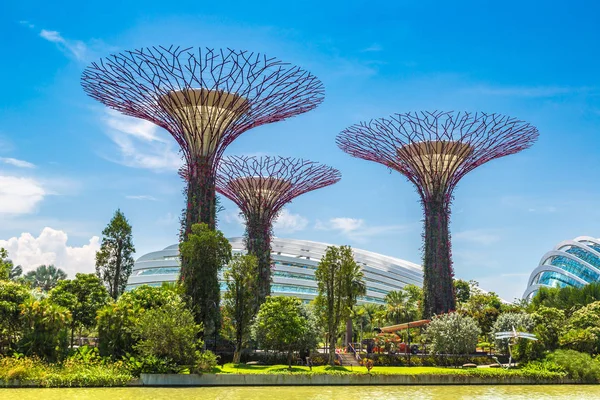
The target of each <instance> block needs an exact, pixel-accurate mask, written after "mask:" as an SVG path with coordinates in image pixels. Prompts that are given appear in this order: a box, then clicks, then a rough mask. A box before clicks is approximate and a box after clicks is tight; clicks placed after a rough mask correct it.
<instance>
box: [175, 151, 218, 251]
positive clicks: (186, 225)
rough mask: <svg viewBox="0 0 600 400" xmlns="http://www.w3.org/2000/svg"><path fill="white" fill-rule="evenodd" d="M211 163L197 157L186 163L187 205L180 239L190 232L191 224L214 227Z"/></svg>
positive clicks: (214, 198)
mask: <svg viewBox="0 0 600 400" xmlns="http://www.w3.org/2000/svg"><path fill="white" fill-rule="evenodd" d="M211 164H212V163H211V162H210V161H209V160H206V158H203V157H197V158H196V159H195V160H194V161H193V162H190V163H188V165H187V174H188V176H189V177H188V179H187V181H188V183H187V185H188V186H187V190H186V192H187V207H186V210H185V216H184V220H183V231H184V236H183V237H182V239H185V236H187V235H188V234H189V233H190V232H191V230H192V225H193V224H198V223H204V224H206V225H208V227H209V228H210V229H215V227H216V210H217V208H216V191H215V174H214V172H213V171H212V165H211Z"/></svg>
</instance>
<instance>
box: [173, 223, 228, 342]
mask: <svg viewBox="0 0 600 400" xmlns="http://www.w3.org/2000/svg"><path fill="white" fill-rule="evenodd" d="M179 254H180V255H181V262H182V265H186V266H187V267H186V268H182V270H181V275H180V277H179V279H180V280H181V282H182V284H183V287H184V289H185V293H186V295H187V296H188V299H189V301H190V305H191V308H192V311H193V312H194V315H195V317H196V322H197V323H198V324H203V326H204V332H203V334H204V336H205V337H206V336H207V335H208V334H209V333H211V332H214V329H219V326H220V325H221V324H220V310H219V299H220V286H219V276H218V274H219V270H221V268H222V267H223V266H224V265H226V264H227V263H229V261H231V245H230V244H229V241H228V240H227V239H226V238H225V236H223V233H222V232H221V231H215V230H212V229H210V228H209V226H208V225H207V224H194V225H192V231H191V233H190V234H189V235H187V237H186V238H185V240H184V241H183V242H181V243H180V244H179Z"/></svg>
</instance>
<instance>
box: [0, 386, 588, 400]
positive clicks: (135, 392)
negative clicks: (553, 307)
mask: <svg viewBox="0 0 600 400" xmlns="http://www.w3.org/2000/svg"><path fill="white" fill-rule="evenodd" d="M0 399H1V400H41V399H43V400H71V399H75V400H101V399H102V400H103V399H109V400H151V399H152V400H154V399H168V400H190V399H202V400H255V399H256V400H275V399H277V400H279V399H285V400H330V399H335V400H337V399H340V400H341V399H344V400H350V399H351V400H390V399H411V400H420V399H425V400H427V399H436V400H437V399H452V400H460V399H514V400H516V399H519V400H521V399H522V400H538V399H573V400H575V399H586V400H587V399H600V385H530V386H425V387H419V386H348V387H341V386H295V387H293V386H287V387H281V386H279V387H221V388H98V389H96V388H94V389H0Z"/></svg>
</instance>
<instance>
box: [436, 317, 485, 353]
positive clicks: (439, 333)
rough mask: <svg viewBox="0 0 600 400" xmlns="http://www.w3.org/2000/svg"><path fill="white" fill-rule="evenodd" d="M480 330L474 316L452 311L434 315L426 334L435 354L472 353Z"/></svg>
mask: <svg viewBox="0 0 600 400" xmlns="http://www.w3.org/2000/svg"><path fill="white" fill-rule="evenodd" d="M480 332H481V331H480V329H479V327H478V326H477V323H476V322H475V320H474V319H473V318H471V317H469V316H463V315H461V314H459V313H450V314H442V315H437V316H434V317H433V318H432V319H431V322H430V323H429V326H428V327H427V331H426V334H427V338H428V340H429V341H430V343H431V345H430V352H431V353H433V354H471V353H473V352H474V351H475V347H476V345H477V340H478V337H479V333H480Z"/></svg>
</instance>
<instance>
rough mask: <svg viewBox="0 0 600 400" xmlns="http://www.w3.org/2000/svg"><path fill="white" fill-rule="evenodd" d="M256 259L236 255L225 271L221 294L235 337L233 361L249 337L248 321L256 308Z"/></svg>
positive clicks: (237, 359)
mask: <svg viewBox="0 0 600 400" xmlns="http://www.w3.org/2000/svg"><path fill="white" fill-rule="evenodd" d="M257 274H258V261H257V259H256V257H255V256H253V255H236V256H234V257H233V260H231V262H230V263H229V266H228V268H227V271H225V276H224V277H225V280H226V281H227V292H225V294H224V295H223V300H224V302H223V308H224V313H225V315H226V316H227V317H228V318H229V319H230V321H231V325H232V327H233V331H234V333H233V335H234V339H235V353H234V356H233V362H234V363H239V362H240V355H241V351H242V349H243V348H244V346H246V343H247V342H248V339H249V337H250V323H251V322H252V319H253V318H254V314H255V313H254V311H255V309H256V307H255V304H256V301H257V299H256V290H255V289H256V276H257Z"/></svg>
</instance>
